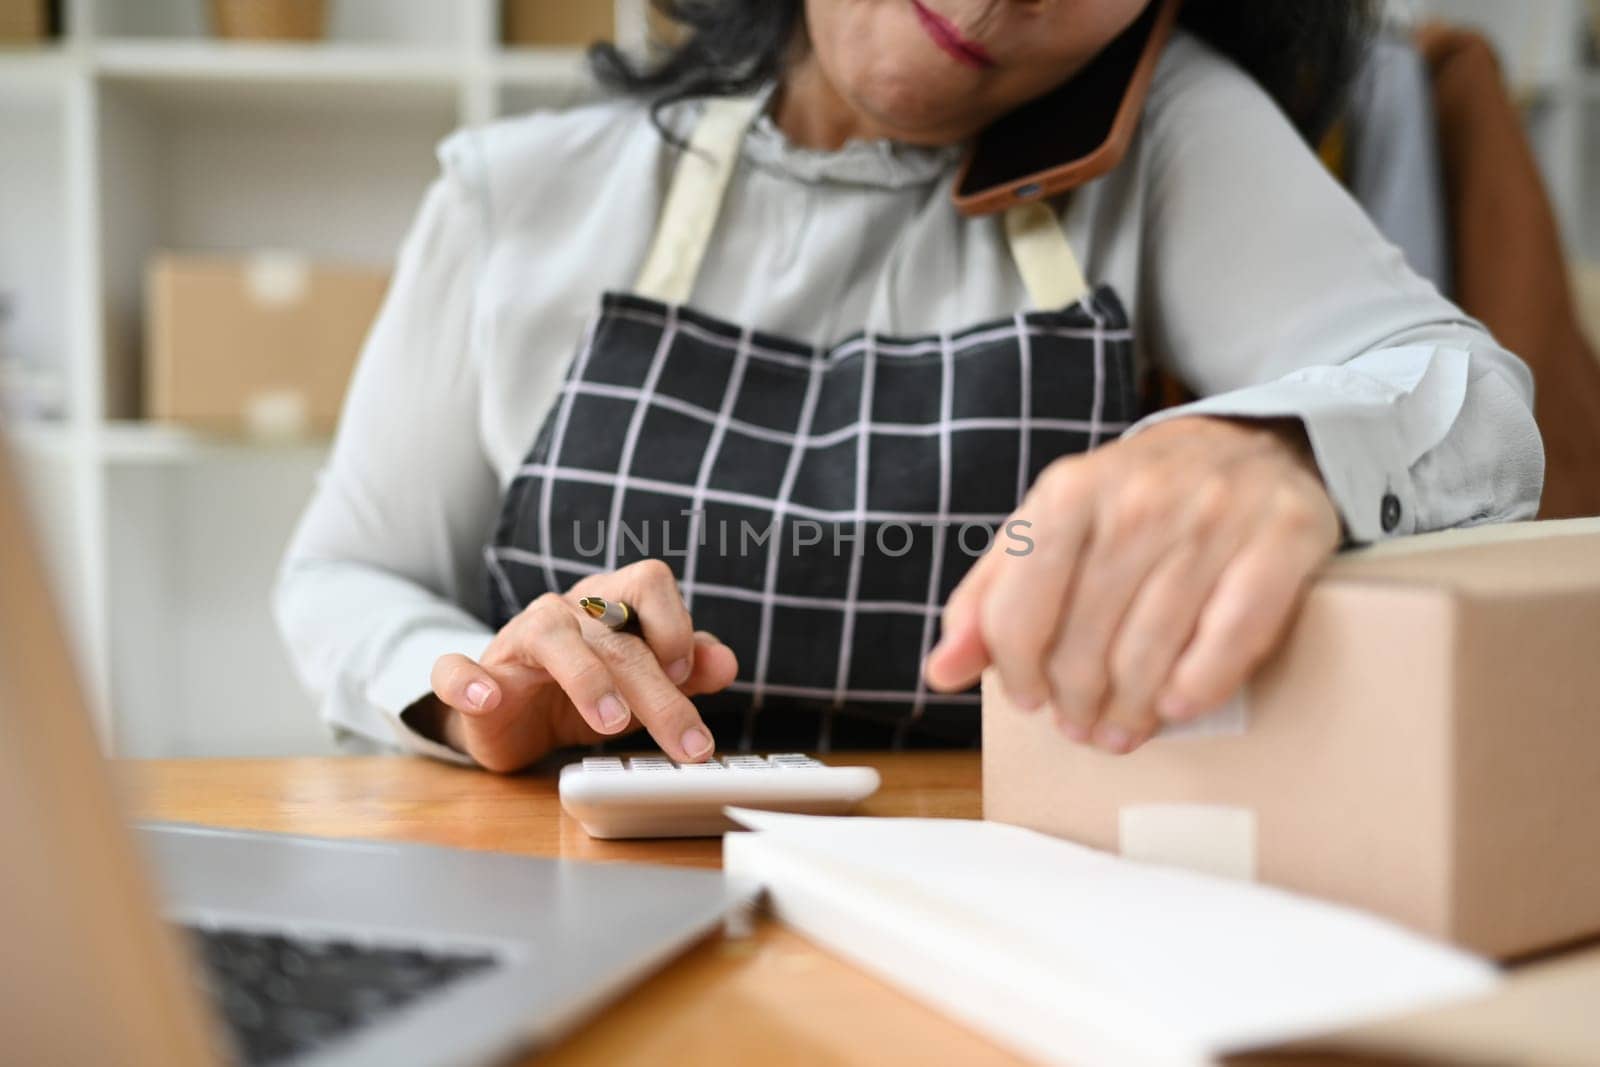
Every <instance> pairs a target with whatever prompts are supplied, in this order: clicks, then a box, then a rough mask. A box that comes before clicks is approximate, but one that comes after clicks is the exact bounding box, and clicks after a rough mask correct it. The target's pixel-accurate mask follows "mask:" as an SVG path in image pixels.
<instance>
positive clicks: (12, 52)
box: [0, 44, 77, 95]
mask: <svg viewBox="0 0 1600 1067" xmlns="http://www.w3.org/2000/svg"><path fill="white" fill-rule="evenodd" d="M75 59H76V57H74V56H73V55H72V54H71V53H70V52H68V51H67V50H66V49H65V48H64V47H62V46H61V45H55V44H52V45H42V46H36V47H32V48H0V93H5V94H7V95H9V94H12V93H45V92H54V91H59V90H60V89H62V88H63V87H65V86H66V85H67V84H68V83H69V81H70V79H71V77H72V75H73V74H74V73H75V72H76V70H77V64H76V62H75Z"/></svg>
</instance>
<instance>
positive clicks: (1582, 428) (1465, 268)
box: [1417, 25, 1600, 519]
mask: <svg viewBox="0 0 1600 1067" xmlns="http://www.w3.org/2000/svg"><path fill="white" fill-rule="evenodd" d="M1417 46H1418V48H1419V49H1420V50H1421V52H1422V55H1423V58H1424V60H1425V61H1426V63H1427V65H1428V69H1429V71H1430V73H1431V77H1432V81H1433V95H1434V112H1435V115H1436V117H1437V121H1438V124H1439V154H1440V162H1441V167H1442V170H1443V172H1444V185H1445V188H1444V195H1445V205H1446V210H1447V213H1448V220H1449V232H1450V237H1451V244H1452V248H1451V260H1452V262H1453V264H1454V273H1455V277H1454V279H1453V281H1454V289H1455V291H1454V297H1455V300H1456V302H1457V303H1458V304H1460V305H1461V307H1462V309H1463V310H1465V311H1466V312H1467V314H1469V315H1471V316H1472V317H1473V318H1475V319H1477V320H1478V321H1480V322H1482V323H1483V324H1484V325H1485V326H1487V327H1488V329H1489V332H1490V333H1492V334H1494V336H1495V338H1496V340H1498V341H1499V342H1500V343H1501V344H1502V345H1504V346H1505V347H1506V348H1508V349H1510V350H1511V351H1512V352H1515V353H1516V354H1517V355H1518V356H1521V357H1522V359H1523V360H1524V361H1525V362H1526V363H1527V364H1528V366H1529V367H1530V368H1531V369H1532V371H1533V379H1534V384H1535V389H1536V395H1535V399H1534V417H1535V418H1536V419H1537V420H1538V423H1539V429H1540V431H1541V432H1542V433H1543V435H1544V446H1545V460H1546V469H1545V482H1544V500H1543V502H1542V504H1541V506H1540V509H1539V517H1540V518H1544V519H1560V518H1572V517H1576V516H1586V515H1600V361H1597V360H1596V358H1595V354H1594V350H1593V348H1592V347H1591V346H1590V343H1589V341H1588V339H1587V338H1586V337H1585V336H1584V332H1583V328H1582V326H1581V325H1580V322H1579V318H1578V314H1577V309H1576V307H1575V304H1574V301H1573V297H1572V289H1571V283H1570V280H1569V277H1568V274H1567V267H1566V258H1565V256H1564V255H1563V254H1562V249H1561V235H1560V231H1559V229H1558V227H1557V225H1556V220H1555V213H1554V212H1553V211H1552V210H1551V207H1550V201H1549V198H1548V197H1547V196H1546V194H1545V190H1544V183H1543V180H1542V179H1541V177H1540V175H1539V168H1538V165H1537V163H1536V162H1535V161H1534V157H1533V152H1532V150H1531V149H1530V148H1529V146H1528V139H1527V135H1526V134H1525V133H1524V131H1523V128H1522V121H1521V117H1520V116H1519V114H1518V112H1517V107H1516V105H1515V104H1514V103H1513V102H1512V99H1511V96H1510V93H1509V92H1508V91H1507V89H1506V84H1505V79H1504V77H1503V76H1502V74H1501V70H1500V64H1499V62H1498V61H1497V60H1496V58H1495V54H1494V50H1493V49H1492V48H1491V47H1490V45H1489V43H1488V42H1487V41H1485V40H1484V39H1483V38H1482V37H1481V36H1479V35H1478V34H1476V33H1472V32H1470V31H1466V30H1460V29H1456V28H1454V27H1449V26H1443V25H1428V26H1424V27H1422V29H1421V30H1420V31H1419V32H1418V34H1417Z"/></svg>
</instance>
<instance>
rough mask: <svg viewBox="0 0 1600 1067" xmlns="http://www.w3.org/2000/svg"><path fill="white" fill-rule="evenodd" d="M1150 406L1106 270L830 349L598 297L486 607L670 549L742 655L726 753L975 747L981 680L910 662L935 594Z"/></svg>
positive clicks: (716, 626) (524, 479) (1016, 541)
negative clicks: (959, 322)
mask: <svg viewBox="0 0 1600 1067" xmlns="http://www.w3.org/2000/svg"><path fill="white" fill-rule="evenodd" d="M1136 398H1137V390H1136V389H1135V383H1134V378H1133V355H1132V337H1131V334H1130V331H1129V326H1128V319H1127V316H1126V314H1125V313H1124V311H1123V309H1122V306H1121V304H1120V303H1119V302H1118V300H1117V298H1116V296H1115V294H1114V293H1112V292H1111V291H1110V290H1109V289H1107V288H1105V287H1101V288H1099V289H1097V290H1095V291H1094V292H1092V293H1090V294H1089V295H1087V296H1086V297H1084V298H1083V299H1081V300H1079V301H1078V302H1077V303H1075V304H1073V305H1072V306H1069V307H1067V308H1065V309H1062V310H1059V311H1050V312H1028V313H1022V314H1018V315H1017V316H1015V317H1014V318H1011V319H1005V320H999V321H995V322H988V323H984V324H982V325H979V326H974V327H972V328H971V329H967V330H963V331H961V332H959V333H952V334H943V335H939V336H931V337H884V336H877V335H874V334H870V333H859V334H855V335H853V336H851V337H848V338H845V339H844V340H842V341H840V342H839V343H837V344H835V345H833V346H832V347H829V348H826V349H818V348H816V347H813V346H810V345H806V344H801V343H798V342H795V341H792V340H789V339H786V338H783V337H776V336H771V335H768V334H763V333H758V332H755V331H752V330H750V329H748V328H743V327H740V326H736V325H733V324H730V323H726V322H721V321H718V320H717V319H714V318H711V317H709V316H706V315H702V314H700V313H698V312H696V311H693V310H690V309H688V308H685V307H681V306H676V305H671V304H666V303H663V302H660V301H657V300H652V299H645V298H642V297H638V296H632V295H621V294H608V295H607V296H605V297H604V298H603V301H602V307H601V310H600V314H599V316H598V317H597V319H596V320H595V321H594V323H593V325H592V327H591V328H590V329H589V331H588V332H587V334H586V336H585V338H584V341H583V344H582V348H581V350H580V351H579V353H578V355H577V357H576V358H575V359H574V360H573V362H572V364H571V367H570V368H569V370H568V372H567V376H566V381H565V383H564V385H563V386H562V389H561V392H560V395H559V398H558V400H557V402H556V404H555V406H554V408H553V410H552V411H551V412H550V414H549V416H548V417H547V418H546V420H545V422H544V425H543V426H542V428H541V429H540V431H539V434H538V436H537V438H536V440H535V442H534V445H533V448H532V450H531V451H530V452H529V453H528V456H527V460H526V462H525V463H524V465H523V466H522V468H521V469H520V470H519V472H518V473H517V475H516V477H515V479H514V480H513V482H512V483H511V486H510V489H509V491H508V494H507V496H506V499H505V504H504V509H503V511H502V513H501V517H500V522H499V525H498V529H497V531H496V534H495V538H494V542H493V543H492V544H491V545H490V547H489V549H488V552H487V560H488V564H489V567H488V570H489V584H490V590H489V597H490V604H491V610H492V615H493V619H492V621H493V622H494V624H495V625H496V626H497V627H498V626H502V625H504V624H505V623H506V622H507V621H508V620H509V619H510V618H511V617H512V616H514V615H515V614H516V613H517V612H518V611H519V610H521V609H522V608H523V607H524V606H525V605H527V604H528V603H529V602H530V601H532V600H533V599H534V598H536V597H538V596H539V595H541V594H543V593H545V592H551V591H554V592H558V593H559V592H564V591H565V590H566V589H568V588H569V587H570V586H571V585H572V584H573V583H574V582H576V581H577V580H579V579H580V578H583V577H584V576H586V575H591V574H599V573H603V572H608V571H612V570H615V569H616V568H618V567H622V566H625V565H627V564H629V563H633V562H636V561H638V560H641V559H646V558H652V557H653V558H658V559H663V560H665V561H667V562H668V563H670V564H671V566H672V569H673V572H674V573H675V574H676V575H677V578H678V582H679V585H680V588H681V590H682V593H683V596H684V599H685V601H686V602H687V603H688V606H689V609H690V611H691V613H692V614H693V616H694V622H695V626H696V627H698V628H700V629H705V630H709V631H711V632H712V633H715V634H716V635H717V636H718V637H720V638H721V639H722V640H723V641H724V642H726V643H727V644H728V645H729V647H731V648H732V649H733V651H734V652H735V653H736V654H737V655H738V657H739V676H738V679H737V680H736V681H735V682H734V683H733V685H731V686H730V687H729V688H728V690H727V691H725V692H723V693H720V694H716V695H712V696H704V697H699V698H696V703H697V704H698V705H699V707H700V711H701V713H702V715H703V716H704V717H705V720H706V724H707V725H708V726H709V727H710V728H711V730H712V733H713V735H714V736H715V737H716V738H717V742H718V747H719V748H720V749H722V750H724V751H727V750H733V749H738V750H741V751H744V750H752V749H753V750H759V751H820V752H826V751H829V750H830V749H853V748H904V747H927V746H938V747H943V746H968V745H974V744H976V742H977V737H978V732H979V730H978V711H979V699H978V694H977V692H976V690H974V691H971V692H967V693H961V694H955V695H947V694H940V693H934V692H930V691H929V690H928V689H927V687H926V686H925V685H924V684H923V681H922V678H921V665H922V662H923V660H924V658H925V657H926V656H927V654H928V652H929V650H930V649H931V648H932V646H933V644H934V642H935V641H936V639H937V637H938V623H939V613H940V610H941V608H942V606H943V604H944V602H945V599H946V598H947V597H948V596H949V594H950V592H951V590H952V589H954V588H955V586H956V583H957V582H959V581H960V580H961V577H962V576H963V575H964V574H965V573H966V572H967V569H968V568H969V567H971V566H972V564H973V563H974V562H976V560H977V558H978V557H979V556H980V555H981V554H982V553H983V551H984V550H985V549H987V548H988V547H989V545H990V543H991V541H992V540H994V539H995V538H997V537H998V538H1000V539H1002V540H1003V541H1004V542H1005V547H1010V548H1013V549H1014V550H1015V551H1026V550H1027V549H1028V548H1029V547H1030V546H1031V539H1030V538H1029V537H1028V534H1027V531H1026V529H1024V528H1011V529H1007V528H1005V526H1004V524H1005V523H1006V520H1007V518H1008V517H1009V515H1010V513H1011V512H1012V510H1013V509H1015V508H1016V506H1017V505H1018V503H1020V501H1021V499H1022V496H1023V494H1024V493H1025V492H1026V490H1027V488H1028V486H1029V485H1030V484H1032V482H1033V480H1034V478H1035V477H1036V476H1037V475H1038V474H1039V472H1040V471H1041V470H1042V469H1043V468H1044V466H1045V465H1046V464H1048V463H1049V462H1050V461H1051V460H1053V459H1056V458H1057V457H1060V456H1064V455H1069V454H1072V453H1077V452H1083V451H1085V450H1087V449H1090V448H1093V447H1095V446H1096V445H1098V444H1101V443H1103V442H1105V441H1107V440H1110V439H1111V438H1113V437H1115V436H1116V435H1117V434H1118V433H1119V432H1120V431H1122V430H1123V429H1125V428H1126V427H1127V426H1128V425H1129V423H1130V422H1131V421H1132V420H1133V419H1134V418H1135V417H1136V402H1137V401H1136ZM639 738H640V739H643V735H639ZM643 740H645V741H647V739H643Z"/></svg>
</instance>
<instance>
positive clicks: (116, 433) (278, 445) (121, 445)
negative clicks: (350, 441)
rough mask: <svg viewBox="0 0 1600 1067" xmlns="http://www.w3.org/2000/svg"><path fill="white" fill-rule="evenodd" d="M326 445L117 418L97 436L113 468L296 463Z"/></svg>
mask: <svg viewBox="0 0 1600 1067" xmlns="http://www.w3.org/2000/svg"><path fill="white" fill-rule="evenodd" d="M328 444H329V441H328V439H327V438H325V437H307V438H300V437H297V438H288V439H283V440H278V439H273V438H254V437H243V436H235V435H229V434H222V433H207V432H205V431H202V430H196V429H193V428H191V427H187V426H178V425H173V424H168V423H160V422H146V421H141V420H136V419H118V420H114V421H111V422H108V423H106V424H105V426H104V429H103V431H102V433H101V435H100V454H101V456H102V457H103V458H104V460H105V462H106V463H108V464H110V465H112V466H133V465H146V466H149V465H161V464H179V463H193V462H201V461H205V460H208V459H227V458H230V457H232V458H235V459H237V458H245V457H249V458H254V459H259V458H270V457H272V456H281V457H284V458H289V459H294V460H296V461H299V460H302V459H305V458H307V457H314V456H316V455H318V454H320V453H323V452H326V451H327V450H328Z"/></svg>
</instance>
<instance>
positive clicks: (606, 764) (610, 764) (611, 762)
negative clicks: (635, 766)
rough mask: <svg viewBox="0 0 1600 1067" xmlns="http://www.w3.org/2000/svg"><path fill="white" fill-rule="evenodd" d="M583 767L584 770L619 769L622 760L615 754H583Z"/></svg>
mask: <svg viewBox="0 0 1600 1067" xmlns="http://www.w3.org/2000/svg"><path fill="white" fill-rule="evenodd" d="M583 769H584V770H586V771H621V770H622V761H621V760H620V759H618V758H617V757H615V756H585V757H584V758H583Z"/></svg>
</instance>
